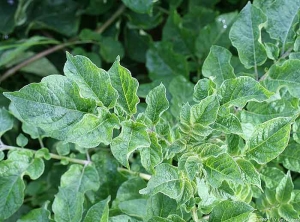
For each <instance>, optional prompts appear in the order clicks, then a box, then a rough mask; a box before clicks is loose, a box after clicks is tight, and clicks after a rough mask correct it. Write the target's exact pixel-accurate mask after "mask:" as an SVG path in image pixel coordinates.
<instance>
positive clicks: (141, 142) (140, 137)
mask: <svg viewBox="0 0 300 222" xmlns="http://www.w3.org/2000/svg"><path fill="white" fill-rule="evenodd" d="M121 125H122V131H121V133H120V135H119V136H118V137H116V138H114V139H113V141H112V143H111V152H112V154H113V155H114V157H115V158H116V159H117V160H118V161H119V162H120V163H121V164H122V165H123V166H125V167H127V168H129V164H128V158H129V156H130V154H131V153H133V152H134V151H135V150H137V149H139V148H148V147H149V146H150V139H149V136H148V134H147V131H146V126H145V125H144V124H141V123H138V122H133V121H131V120H127V121H124V122H122V124H121Z"/></svg>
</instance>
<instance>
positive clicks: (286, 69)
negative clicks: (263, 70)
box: [264, 59, 300, 98]
mask: <svg viewBox="0 0 300 222" xmlns="http://www.w3.org/2000/svg"><path fill="white" fill-rule="evenodd" d="M299 66H300V60H297V59H291V60H287V61H285V62H284V63H283V64H282V65H273V66H272V67H271V68H270V70H269V72H268V73H269V75H268V78H267V79H266V80H265V81H264V84H265V85H266V87H267V89H269V90H270V91H272V92H277V91H278V90H279V89H280V88H282V87H287V88H288V90H289V92H290V93H291V95H292V96H294V97H297V98H300V90H299V88H300V70H299Z"/></svg>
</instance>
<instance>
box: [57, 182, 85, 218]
mask: <svg viewBox="0 0 300 222" xmlns="http://www.w3.org/2000/svg"><path fill="white" fill-rule="evenodd" d="M83 202H84V194H83V193H81V192H77V191H75V192H74V190H73V188H72V187H60V188H59V192H58V194H56V195H55V199H54V202H53V204H52V210H53V212H54V219H55V221H64V222H80V221H81V218H82V213H83Z"/></svg>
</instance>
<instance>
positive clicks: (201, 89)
mask: <svg viewBox="0 0 300 222" xmlns="http://www.w3.org/2000/svg"><path fill="white" fill-rule="evenodd" d="M215 88H216V84H215V83H214V82H213V81H212V80H210V79H206V78H204V79H200V80H199V81H198V82H197V84H196V85H195V86H194V94H193V99H194V100H195V101H196V102H200V101H201V100H202V99H205V98H206V97H207V96H210V95H212V94H213V93H214V89H215Z"/></svg>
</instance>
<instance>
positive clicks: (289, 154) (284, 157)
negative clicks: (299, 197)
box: [279, 141, 300, 173]
mask: <svg viewBox="0 0 300 222" xmlns="http://www.w3.org/2000/svg"><path fill="white" fill-rule="evenodd" d="M299 156H300V146H299V144H298V143H296V142H295V141H291V142H290V143H289V145H288V146H287V147H286V149H285V150H284V151H283V153H282V154H280V156H279V160H280V162H281V163H282V165H283V166H284V167H285V168H286V169H289V170H291V171H294V172H298V173H300V159H299Z"/></svg>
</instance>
